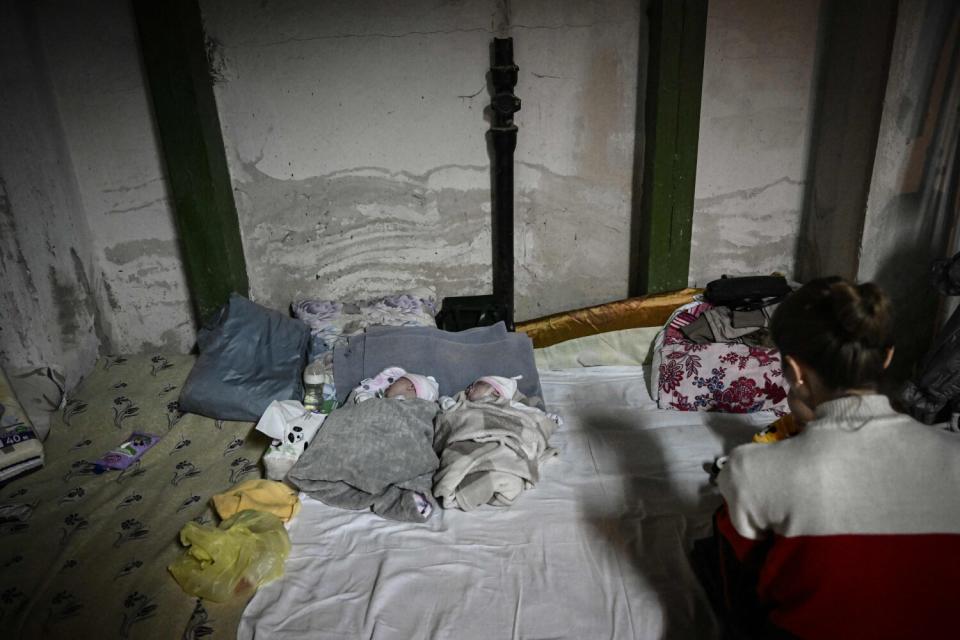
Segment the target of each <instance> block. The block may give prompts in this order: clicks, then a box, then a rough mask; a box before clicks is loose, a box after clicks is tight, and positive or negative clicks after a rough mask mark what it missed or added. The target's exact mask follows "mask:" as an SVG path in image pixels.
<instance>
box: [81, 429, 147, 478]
mask: <svg viewBox="0 0 960 640" xmlns="http://www.w3.org/2000/svg"><path fill="white" fill-rule="evenodd" d="M158 442H160V436H155V435H153V434H152V433H143V432H140V431H134V432H133V433H131V434H130V437H129V438H127V439H126V440H125V441H123V442H122V443H120V445H119V446H118V447H117V448H116V449H112V450H110V451H108V452H107V453H105V454H103V457H102V458H100V459H99V460H97V461H96V462H95V463H94V464H95V465H97V467H100V468H103V469H126V468H127V467H129V466H130V465H131V464H133V463H134V462H136V461H137V460H139V459H140V456H142V455H143V454H144V453H146V452H147V451H148V450H149V449H150V448H151V447H153V445H155V444H157V443H158Z"/></svg>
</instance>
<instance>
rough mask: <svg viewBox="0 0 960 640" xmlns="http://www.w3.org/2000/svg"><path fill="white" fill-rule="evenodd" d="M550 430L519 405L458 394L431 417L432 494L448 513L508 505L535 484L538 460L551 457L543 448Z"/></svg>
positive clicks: (538, 414)
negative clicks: (436, 459) (435, 463)
mask: <svg viewBox="0 0 960 640" xmlns="http://www.w3.org/2000/svg"><path fill="white" fill-rule="evenodd" d="M517 397H521V396H520V394H517ZM556 426H557V425H556V422H554V420H552V419H551V418H550V417H548V416H547V414H546V413H544V412H543V411H541V410H540V409H536V408H534V407H530V406H527V405H526V404H523V403H522V402H518V401H516V400H514V401H513V402H510V401H507V400H505V399H501V398H497V399H496V400H492V399H485V400H484V401H481V402H471V401H470V400H468V399H467V398H466V395H465V394H464V393H463V392H460V393H458V394H457V395H456V396H455V397H454V398H453V401H452V402H449V401H448V402H446V403H444V411H443V412H442V413H441V414H440V416H438V418H437V430H436V435H435V437H434V447H435V448H436V450H437V451H439V452H441V453H440V469H439V470H438V471H437V473H436V474H435V475H434V478H433V495H434V496H436V497H437V498H438V499H439V500H440V502H441V504H442V505H443V507H444V508H448V509H449V508H460V509H463V510H464V511H471V510H473V509H476V508H478V507H480V506H482V505H484V504H491V505H494V506H504V507H505V506H510V505H512V504H513V503H514V501H515V500H516V499H517V497H518V496H519V495H520V493H521V492H522V491H523V490H524V489H529V488H530V487H532V486H533V485H534V484H536V483H537V481H538V480H539V479H540V465H541V464H542V463H543V461H544V460H546V459H547V458H550V457H552V456H554V455H556V453H557V452H556V450H555V449H552V448H551V447H550V446H549V444H548V440H549V438H550V435H551V434H552V433H553V431H554V430H555V429H556Z"/></svg>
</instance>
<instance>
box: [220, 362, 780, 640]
mask: <svg viewBox="0 0 960 640" xmlns="http://www.w3.org/2000/svg"><path fill="white" fill-rule="evenodd" d="M541 381H542V383H543V389H544V394H545V396H546V400H547V403H548V406H550V407H551V409H552V410H554V411H557V412H558V413H560V414H561V415H563V416H564V419H565V424H564V425H563V426H561V427H559V428H558V429H557V431H556V432H555V433H554V434H553V436H552V437H551V445H552V446H554V447H556V448H558V449H559V450H560V456H559V457H558V458H556V459H554V460H553V461H551V462H550V464H548V465H546V466H545V467H544V468H543V472H542V474H541V478H540V483H539V484H538V485H537V486H536V487H535V488H534V489H533V490H531V491H527V492H524V493H523V495H521V496H520V498H519V499H518V500H517V502H516V504H515V505H514V506H513V507H512V508H510V509H507V510H504V509H496V508H493V507H482V508H480V509H478V510H476V511H472V512H469V513H465V512H462V511H456V510H449V511H447V510H444V511H441V512H439V513H437V514H436V515H435V516H434V517H433V518H432V519H431V520H429V521H428V522H427V523H425V524H415V523H400V522H391V521H388V520H384V519H381V518H379V517H377V516H375V515H373V514H364V513H355V512H350V511H344V510H339V509H334V508H332V507H327V506H325V505H323V504H321V503H319V502H316V501H313V500H310V499H306V500H304V503H303V509H302V510H301V512H300V514H299V515H298V516H297V518H296V519H294V521H293V522H292V523H291V525H290V538H291V542H292V544H293V549H292V551H291V554H290V558H289V560H288V561H287V565H286V575H285V576H284V577H282V578H281V579H279V580H278V581H276V582H274V583H272V584H269V585H267V586H265V587H263V588H261V590H260V591H259V593H257V595H256V596H255V597H254V598H253V600H252V601H251V602H250V604H249V606H248V607H247V610H246V612H245V613H244V617H243V620H242V622H241V625H240V629H239V632H238V633H239V637H240V638H254V637H256V638H271V639H275V638H279V639H282V638H304V639H306V638H310V639H317V640H324V639H333V638H337V639H342V638H376V639H398V640H410V639H416V640H419V639H426V638H450V639H456V640H470V639H473V638H476V639H483V640H487V639H498V638H570V639H577V640H582V639H594V638H667V637H669V638H698V639H699V638H711V637H716V636H717V634H718V631H717V627H716V622H715V620H714V617H713V615H712V613H711V611H710V607H709V604H708V602H707V599H706V596H705V595H704V593H703V591H702V590H701V589H700V587H699V586H698V585H697V583H696V580H695V578H694V576H693V573H692V571H691V569H690V566H689V563H688V561H687V552H688V551H689V547H690V544H691V541H692V540H694V539H696V538H699V537H703V536H705V535H708V534H709V532H710V517H711V515H712V513H713V511H714V509H715V508H716V507H717V505H718V504H719V497H718V496H717V493H716V491H715V489H714V488H712V487H711V486H710V485H709V484H708V482H707V474H706V472H705V471H704V470H703V465H704V463H709V462H711V461H712V460H713V458H714V456H716V455H719V454H721V453H722V452H725V451H728V450H729V449H730V448H732V447H733V446H734V445H736V444H739V443H742V442H746V441H748V440H749V439H750V437H751V435H752V433H753V432H754V431H756V430H757V429H758V428H759V427H760V426H762V425H764V424H765V423H766V422H769V421H770V420H771V417H770V416H769V415H767V416H757V415H754V416H744V415H739V416H734V415H725V414H709V413H684V412H678V411H661V410H658V409H656V407H655V405H654V403H653V401H652V400H651V399H650V396H649V393H648V392H647V388H646V386H645V384H644V376H643V370H642V369H641V368H639V367H595V368H591V369H577V370H565V371H551V372H541Z"/></svg>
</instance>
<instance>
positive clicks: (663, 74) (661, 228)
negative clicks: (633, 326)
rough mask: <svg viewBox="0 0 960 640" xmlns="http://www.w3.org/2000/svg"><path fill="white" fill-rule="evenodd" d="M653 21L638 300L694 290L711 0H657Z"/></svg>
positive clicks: (635, 282) (635, 280) (634, 288)
mask: <svg viewBox="0 0 960 640" xmlns="http://www.w3.org/2000/svg"><path fill="white" fill-rule="evenodd" d="M649 19H650V49H649V55H648V63H647V99H646V114H645V115H646V139H645V144H644V163H643V184H642V187H641V188H642V190H643V194H642V197H641V210H640V220H639V225H638V227H639V228H638V230H637V231H636V232H635V233H639V238H635V240H634V244H635V246H636V247H637V249H636V251H635V255H634V260H633V265H632V269H631V276H632V277H631V287H630V289H631V295H642V294H646V293H657V292H661V291H671V290H674V289H682V288H684V287H686V286H687V277H688V274H689V271H690V232H691V228H692V225H693V194H694V187H695V181H696V175H697V141H698V138H699V134H700V94H701V87H702V83H703V52H704V41H705V38H706V29H707V27H706V25H707V0H651V2H650V15H649Z"/></svg>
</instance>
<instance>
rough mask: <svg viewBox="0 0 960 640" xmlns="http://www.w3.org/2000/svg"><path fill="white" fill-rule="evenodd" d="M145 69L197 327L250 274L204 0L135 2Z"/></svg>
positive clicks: (244, 287) (243, 291) (242, 286)
mask: <svg viewBox="0 0 960 640" xmlns="http://www.w3.org/2000/svg"><path fill="white" fill-rule="evenodd" d="M133 7H134V15H135V17H136V21H137V27H138V30H139V32H140V48H141V52H142V55H143V61H144V69H145V70H146V75H147V80H148V82H149V85H150V93H151V95H152V98H153V113H154V117H155V119H156V122H157V129H158V131H159V134H160V142H161V146H162V147H163V155H164V159H165V160H166V170H167V179H168V180H169V184H170V190H171V192H172V197H173V208H174V212H175V216H176V220H177V230H178V232H179V237H180V248H181V253H182V258H183V262H184V265H185V269H186V274H187V281H188V284H189V286H190V294H191V297H192V299H193V305H194V310H195V311H196V314H197V321H198V322H202V321H203V320H205V319H206V318H207V317H209V316H210V314H211V313H213V312H214V311H216V310H217V309H218V308H219V307H220V306H221V305H222V304H223V303H224V302H226V301H227V298H228V297H229V295H230V292H231V291H236V292H237V293H240V294H243V295H247V292H248V284H247V268H246V263H245V261H244V258H243V246H242V244H241V240H240V227H239V223H238V220H237V211H236V206H235V205H234V201H233V189H232V185H231V182H230V174H229V172H228V170H227V160H226V156H225V154H224V149H223V138H222V135H221V132H220V119H219V117H218V116H217V106H216V101H215V100H214V97H213V84H212V81H211V79H210V73H209V68H208V65H207V58H206V52H205V51H206V50H205V41H204V35H203V25H202V22H201V16H200V7H199V6H198V4H197V0H134V2H133Z"/></svg>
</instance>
